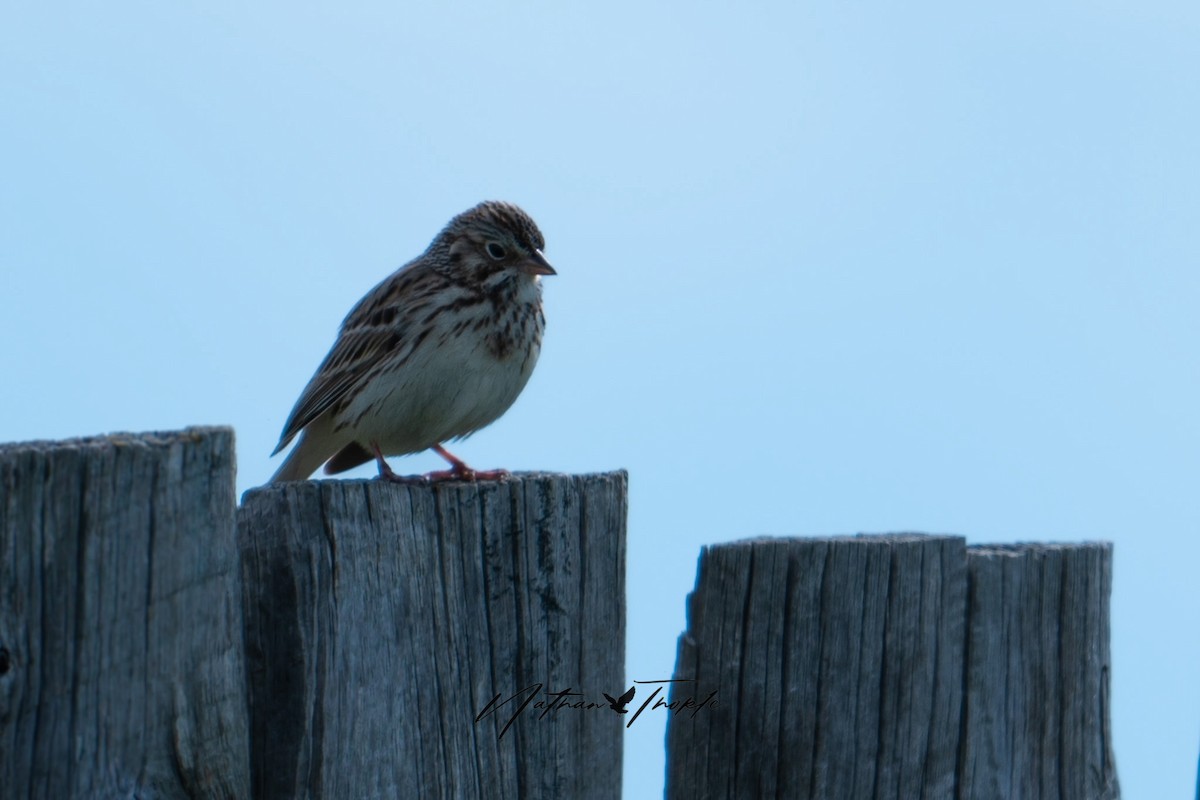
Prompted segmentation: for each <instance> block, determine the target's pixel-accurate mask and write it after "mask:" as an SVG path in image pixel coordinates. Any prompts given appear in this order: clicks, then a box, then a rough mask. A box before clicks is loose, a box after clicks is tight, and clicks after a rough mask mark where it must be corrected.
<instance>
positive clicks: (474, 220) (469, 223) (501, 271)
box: [430, 200, 556, 284]
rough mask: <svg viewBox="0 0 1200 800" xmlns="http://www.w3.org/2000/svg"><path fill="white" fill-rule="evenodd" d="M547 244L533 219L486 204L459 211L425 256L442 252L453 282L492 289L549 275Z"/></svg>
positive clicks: (551, 269) (492, 202)
mask: <svg viewBox="0 0 1200 800" xmlns="http://www.w3.org/2000/svg"><path fill="white" fill-rule="evenodd" d="M545 246H546V240H545V239H544V238H543V237H542V232H541V231H540V230H538V226H537V224H536V223H535V222H534V221H533V219H532V218H531V217H530V216H529V215H528V214H526V213H525V212H524V211H522V210H521V209H520V208H518V207H517V206H515V205H513V204H512V203H503V202H499V201H495V200H489V201H487V202H484V203H480V204H479V205H477V206H475V207H474V208H472V209H469V210H467V211H464V212H463V213H461V214H459V215H458V216H457V217H455V218H454V219H452V220H450V222H449V224H447V225H446V227H445V228H444V229H443V230H442V232H441V233H439V234H438V236H437V238H436V239H434V240H433V244H432V245H430V250H442V251H443V252H444V254H445V255H444V263H446V264H447V266H448V270H449V271H450V273H451V274H452V275H453V276H454V277H455V278H457V279H459V280H462V281H464V282H469V283H478V284H491V283H494V282H496V281H498V280H501V281H503V280H508V279H510V278H511V277H513V276H514V275H515V276H520V277H524V278H525V279H527V280H537V277H538V276H539V275H554V274H556V273H555V271H554V267H552V266H550V262H549V261H547V260H546V257H545V256H544V255H542V249H543V248H545Z"/></svg>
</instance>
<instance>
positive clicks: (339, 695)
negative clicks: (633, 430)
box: [239, 473, 626, 800]
mask: <svg viewBox="0 0 1200 800" xmlns="http://www.w3.org/2000/svg"><path fill="white" fill-rule="evenodd" d="M625 509H626V477H625V474H624V473H612V474H606V475H590V476H566V475H518V476H514V477H513V479H512V480H510V481H508V482H506V483H495V482H488V483H481V484H478V485H470V484H462V483H447V484H439V485H435V486H432V487H430V486H403V485H395V484H388V483H382V482H379V481H342V482H326V483H311V482H310V483H294V484H284V485H282V486H272V487H267V488H264V489H261V490H254V491H251V492H249V493H247V495H246V497H245V498H244V502H243V506H242V509H241V512H240V516H239V535H240V539H241V545H242V555H243V571H244V576H245V587H246V595H245V606H246V609H247V647H248V658H249V666H250V671H249V674H250V688H251V696H252V703H253V721H252V728H253V734H252V738H253V742H254V746H253V750H254V754H255V755H254V765H253V771H254V783H255V789H256V796H258V797H260V798H264V799H265V800H269V799H270V798H344V797H353V798H356V799H357V798H398V797H413V798H416V797H421V798H427V797H428V798H451V797H454V798H457V797H570V798H615V797H619V795H620V789H621V733H622V727H621V723H622V717H621V716H620V715H618V714H616V713H614V712H613V711H612V710H611V709H609V708H608V707H607V704H605V703H604V701H603V693H609V694H613V695H614V696H616V695H617V694H620V692H621V691H623V690H624V688H625V687H624V686H623V683H624V657H625V647H624V641H625V606H624V602H625ZM564 691H570V692H574V693H578V694H576V695H570V696H567V695H562V696H560V697H559V698H558V699H557V700H556V699H555V697H553V696H551V694H549V693H559V692H564ZM513 698H515V699H513ZM527 700H528V701H529V703H528V705H525V707H524V710H523V711H521V710H520V709H521V707H522V705H523V704H525V702H526V701H527ZM563 700H565V701H567V702H569V703H572V704H583V705H586V704H587V703H591V704H592V707H590V708H562V707H561V702H562V701H563ZM489 703H491V706H490V711H491V713H486V712H488V711H489ZM535 704H540V706H539V705H535ZM546 705H551V706H553V707H554V708H555V710H552V711H548V710H547V709H546V708H545V707H544V706H546ZM510 720H511V725H510V724H509V723H510Z"/></svg>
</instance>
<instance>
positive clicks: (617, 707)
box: [602, 686, 637, 714]
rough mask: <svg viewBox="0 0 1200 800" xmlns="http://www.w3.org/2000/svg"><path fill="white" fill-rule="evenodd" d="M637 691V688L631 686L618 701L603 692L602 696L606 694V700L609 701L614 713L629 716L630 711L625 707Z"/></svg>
mask: <svg viewBox="0 0 1200 800" xmlns="http://www.w3.org/2000/svg"><path fill="white" fill-rule="evenodd" d="M636 691H637V687H636V686H630V687H629V691H628V692H626V693H625V694H623V695H621V696H620V697H619V698H617V699H614V698H613V697H612V695H610V694H608V693H607V692H603V693H602V694H604V699H605V700H607V701H608V705H609V707H610V708H612V710H613V711H615V712H617V713H618V714H628V713H629V709H627V708H626V707H625V705H626V704H627V703H628V702H629V701H630V700H632V699H633V695H634V693H635V692H636Z"/></svg>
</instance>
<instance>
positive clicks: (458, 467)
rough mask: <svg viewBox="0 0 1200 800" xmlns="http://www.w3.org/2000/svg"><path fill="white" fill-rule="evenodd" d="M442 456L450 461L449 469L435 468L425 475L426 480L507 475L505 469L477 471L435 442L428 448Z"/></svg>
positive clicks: (475, 479) (468, 478) (487, 479)
mask: <svg viewBox="0 0 1200 800" xmlns="http://www.w3.org/2000/svg"><path fill="white" fill-rule="evenodd" d="M430 449H431V450H433V452H435V453H437V454H438V455H439V456H441V457H442V458H444V459H446V460H447V461H449V462H450V469H443V470H435V471H434V472H430V473H429V474H428V475H426V476H425V479H426V480H430V481H445V480H460V481H496V480H504V479H505V478H507V477H508V470H506V469H490V470H486V471H483V472H477V471H475V470H473V469H471V468H470V467H468V466H467V465H466V464H465V463H464V462H463V461H462V459H460V458H458V457H457V456H455V455H454V454H453V453H451V452H450V451H449V450H447V449H446V448H444V447H442V446H441V445H440V444H435V445H434V446H433V447H431V448H430Z"/></svg>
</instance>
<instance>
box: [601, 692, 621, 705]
mask: <svg viewBox="0 0 1200 800" xmlns="http://www.w3.org/2000/svg"><path fill="white" fill-rule="evenodd" d="M600 694H602V695H604V699H605V700H607V701H608V702H609V703H611V704H612V705H614V706H615V705H616V704H617V701H616V700H615V699H613V696H612V695H610V694H609V693H608V692H601V693H600Z"/></svg>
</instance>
